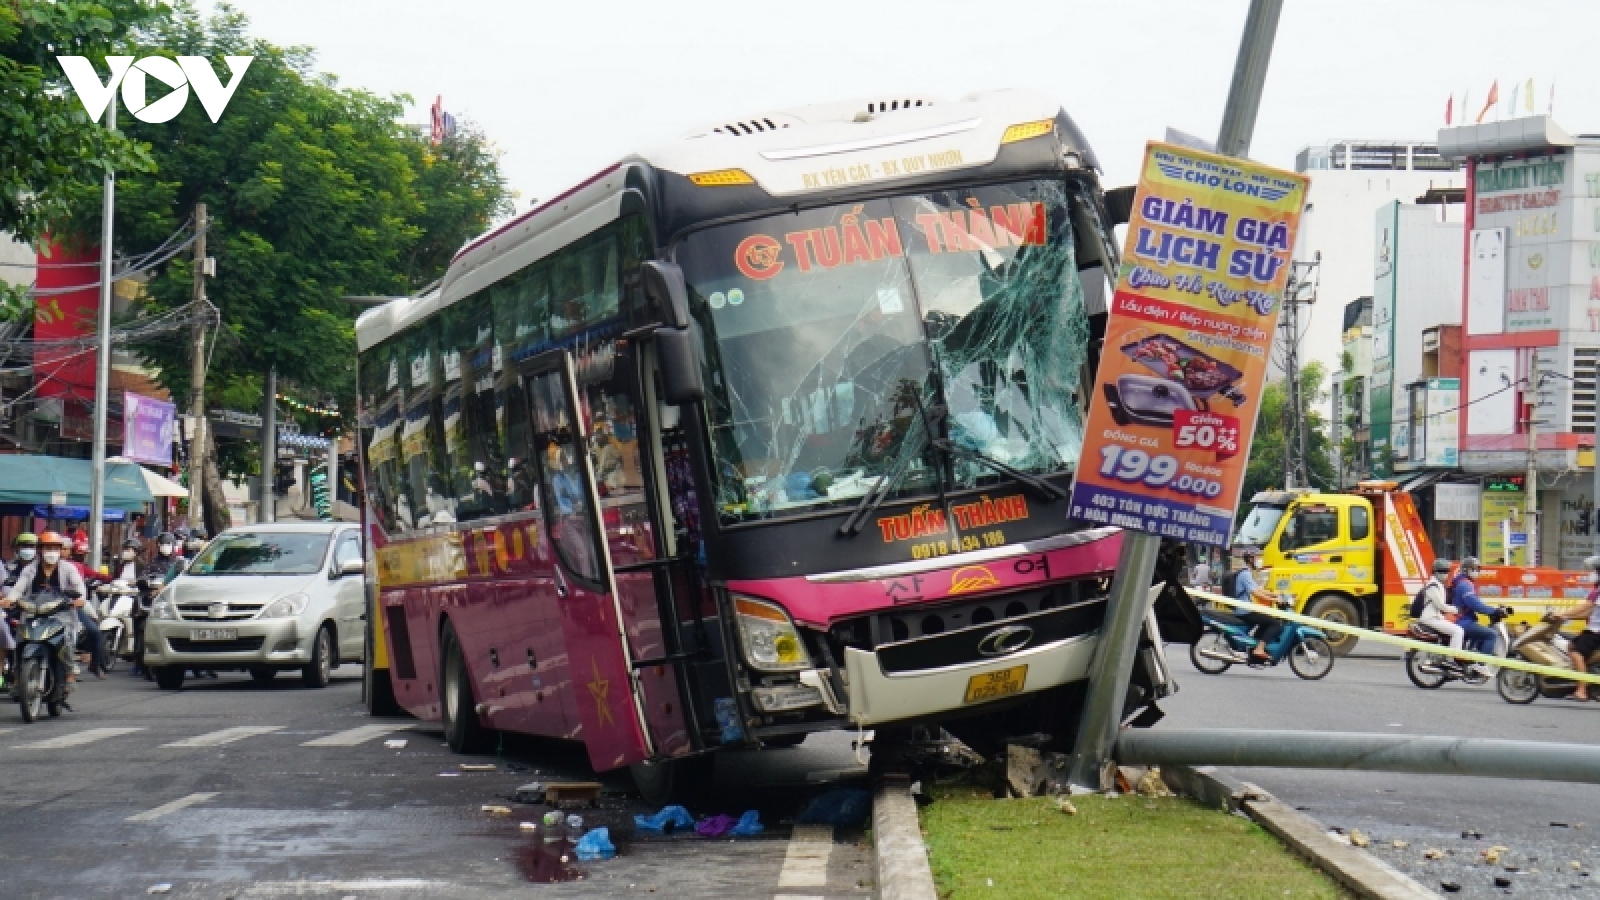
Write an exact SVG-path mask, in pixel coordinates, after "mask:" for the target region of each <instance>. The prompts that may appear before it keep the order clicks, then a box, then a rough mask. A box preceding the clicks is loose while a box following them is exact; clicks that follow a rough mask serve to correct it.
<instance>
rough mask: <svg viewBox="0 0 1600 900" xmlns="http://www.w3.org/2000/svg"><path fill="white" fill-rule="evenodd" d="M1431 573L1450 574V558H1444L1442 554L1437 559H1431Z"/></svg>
mask: <svg viewBox="0 0 1600 900" xmlns="http://www.w3.org/2000/svg"><path fill="white" fill-rule="evenodd" d="M1433 574H1435V575H1448V574H1450V560H1448V559H1445V558H1444V557H1442V556H1441V557H1439V558H1438V559H1436V560H1434V561H1433Z"/></svg>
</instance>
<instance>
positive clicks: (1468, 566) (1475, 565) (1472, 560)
mask: <svg viewBox="0 0 1600 900" xmlns="http://www.w3.org/2000/svg"><path fill="white" fill-rule="evenodd" d="M1481 568H1483V564H1482V563H1479V562H1478V558H1477V557H1476V556H1463V557H1461V571H1463V572H1476V571H1478V570H1479V569H1481Z"/></svg>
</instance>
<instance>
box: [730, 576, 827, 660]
mask: <svg viewBox="0 0 1600 900" xmlns="http://www.w3.org/2000/svg"><path fill="white" fill-rule="evenodd" d="M733 611H734V618H735V619H736V620H737V621H738V623H739V639H740V642H741V643H743V644H744V658H745V659H746V660H747V661H748V662H749V663H750V665H751V666H753V667H755V668H757V669H761V670H762V671H765V672H792V671H796V670H799V669H809V668H811V655H810V654H809V653H807V652H806V645H805V642H804V641H802V640H801V639H800V632H799V631H798V630H797V629H796V628H795V627H794V623H793V622H791V621H789V614H788V613H786V612H784V611H783V610H782V609H780V608H779V607H778V606H776V605H774V604H771V603H768V602H766V601H765V600H757V599H755V598H754V597H746V596H744V595H742V594H734V595H733Z"/></svg>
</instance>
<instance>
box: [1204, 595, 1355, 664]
mask: <svg viewBox="0 0 1600 900" xmlns="http://www.w3.org/2000/svg"><path fill="white" fill-rule="evenodd" d="M1200 619H1201V621H1202V622H1203V623H1204V628H1205V630H1204V632H1203V633H1202V634H1201V635H1200V637H1199V639H1198V640H1196V641H1195V642H1194V643H1193V644H1190V645H1189V661H1190V662H1191V663H1193V664H1194V667H1195V668H1196V669H1199V670H1200V671H1201V672H1203V673H1205V674H1207V675H1221V674H1222V673H1223V672H1226V671H1228V670H1229V669H1230V668H1232V667H1233V666H1235V665H1252V664H1253V663H1251V660H1250V652H1251V650H1252V649H1253V648H1254V647H1255V645H1256V638H1255V635H1254V634H1253V633H1252V631H1253V629H1254V627H1255V626H1253V625H1251V624H1250V623H1249V622H1246V621H1244V620H1243V619H1240V618H1238V617H1236V616H1233V615H1230V614H1229V613H1225V612H1220V611H1218V610H1214V609H1202V610H1200ZM1266 651H1267V663H1266V665H1269V666H1275V665H1277V664H1278V663H1280V662H1283V661H1284V660H1285V659H1288V660H1289V668H1290V669H1291V670H1293V671H1294V674H1296V675H1298V676H1300V677H1301V678H1304V679H1305V680H1307V681H1316V680H1318V679H1320V678H1326V677H1327V675H1328V673H1329V672H1331V671H1333V648H1332V647H1331V646H1329V645H1328V638H1327V636H1326V635H1324V634H1323V633H1322V632H1321V631H1320V630H1319V629H1316V628H1313V627H1311V626H1309V625H1301V624H1300V623H1298V622H1284V623H1283V631H1282V633H1280V634H1279V635H1278V639H1277V640H1276V641H1274V642H1272V643H1271V644H1269V645H1267V647H1266ZM1254 665H1260V664H1259V663H1254Z"/></svg>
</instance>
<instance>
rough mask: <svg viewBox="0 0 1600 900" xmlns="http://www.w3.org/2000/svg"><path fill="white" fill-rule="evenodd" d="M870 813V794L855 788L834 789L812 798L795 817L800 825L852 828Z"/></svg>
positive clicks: (863, 820) (864, 819)
mask: <svg viewBox="0 0 1600 900" xmlns="http://www.w3.org/2000/svg"><path fill="white" fill-rule="evenodd" d="M871 812H872V792H871V791H863V790H859V789H855V788H834V789H832V790H830V791H827V792H825V793H822V794H818V795H817V796H816V797H813V798H812V800H811V802H810V803H807V804H806V808H805V809H803V810H801V811H800V815H798V816H796V817H795V822H796V823H798V824H800V825H835V826H842V827H845V828H853V827H855V826H857V825H860V824H861V823H862V822H865V821H866V820H867V815H868V814H869V813H871Z"/></svg>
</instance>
